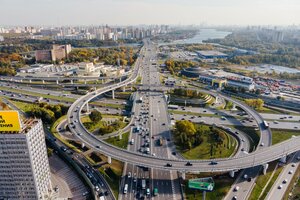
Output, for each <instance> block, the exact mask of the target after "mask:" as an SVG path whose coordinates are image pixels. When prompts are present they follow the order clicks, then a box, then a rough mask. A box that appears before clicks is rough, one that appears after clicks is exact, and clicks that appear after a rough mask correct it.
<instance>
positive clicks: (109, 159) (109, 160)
mask: <svg viewBox="0 0 300 200" xmlns="http://www.w3.org/2000/svg"><path fill="white" fill-rule="evenodd" d="M107 163H108V164H111V157H110V156H107Z"/></svg>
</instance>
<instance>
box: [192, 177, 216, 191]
mask: <svg viewBox="0 0 300 200" xmlns="http://www.w3.org/2000/svg"><path fill="white" fill-rule="evenodd" d="M214 186H215V183H214V181H213V178H211V177H208V178H197V179H191V180H189V188H191V189H197V190H205V191H212V190H213V189H214Z"/></svg>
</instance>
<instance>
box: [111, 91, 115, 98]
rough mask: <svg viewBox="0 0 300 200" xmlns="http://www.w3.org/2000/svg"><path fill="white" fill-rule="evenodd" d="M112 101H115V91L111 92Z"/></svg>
mask: <svg viewBox="0 0 300 200" xmlns="http://www.w3.org/2000/svg"><path fill="white" fill-rule="evenodd" d="M111 95H112V99H115V90H112V91H111Z"/></svg>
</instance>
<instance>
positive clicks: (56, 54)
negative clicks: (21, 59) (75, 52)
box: [35, 44, 72, 62]
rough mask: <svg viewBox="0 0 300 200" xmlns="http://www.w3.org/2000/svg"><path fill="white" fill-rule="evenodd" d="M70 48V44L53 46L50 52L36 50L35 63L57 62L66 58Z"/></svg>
mask: <svg viewBox="0 0 300 200" xmlns="http://www.w3.org/2000/svg"><path fill="white" fill-rule="evenodd" d="M71 50H72V47H71V45H70V44H67V45H53V46H52V49H50V50H37V51H36V52H35V58H36V61H37V62H39V61H49V62H53V61H57V60H61V59H64V58H67V57H68V54H69V53H70V52H71Z"/></svg>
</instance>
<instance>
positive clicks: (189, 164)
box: [185, 162, 193, 166]
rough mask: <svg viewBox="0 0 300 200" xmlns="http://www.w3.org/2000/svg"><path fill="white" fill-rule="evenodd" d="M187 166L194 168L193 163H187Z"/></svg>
mask: <svg viewBox="0 0 300 200" xmlns="http://www.w3.org/2000/svg"><path fill="white" fill-rule="evenodd" d="M185 165H186V166H193V164H192V163H191V162H187V163H186V164H185Z"/></svg>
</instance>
